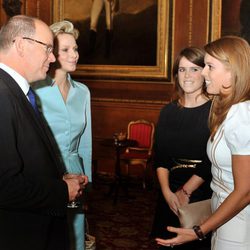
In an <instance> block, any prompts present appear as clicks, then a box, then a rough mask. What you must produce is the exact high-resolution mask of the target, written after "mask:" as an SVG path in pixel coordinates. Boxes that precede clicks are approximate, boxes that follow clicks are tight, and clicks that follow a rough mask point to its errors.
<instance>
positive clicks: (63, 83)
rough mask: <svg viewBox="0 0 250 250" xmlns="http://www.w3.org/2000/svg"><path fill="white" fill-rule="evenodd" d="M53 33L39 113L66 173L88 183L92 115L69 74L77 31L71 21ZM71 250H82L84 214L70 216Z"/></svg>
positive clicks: (40, 88) (40, 87) (73, 66)
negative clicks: (80, 176) (51, 59)
mask: <svg viewBox="0 0 250 250" xmlns="http://www.w3.org/2000/svg"><path fill="white" fill-rule="evenodd" d="M50 29H51V30H52V32H53V33H54V36H55V40H54V46H55V48H54V54H55V57H56V59H57V61H56V63H54V64H53V65H52V66H51V68H50V70H49V74H48V77H47V79H46V81H43V82H39V83H36V86H35V90H36V93H37V95H38V97H39V99H40V103H41V109H42V112H43V114H44V116H45V118H46V120H47V122H48V125H49V127H50V129H51V130H52V132H53V134H54V137H55V139H56V141H57V144H58V147H59V149H60V152H61V155H62V159H63V162H64V164H65V167H66V169H67V172H69V173H82V174H84V175H85V184H86V183H87V182H88V179H89V180H91V157H92V156H91V155H92V139H91V138H92V136H91V113H90V92H89V90H88V88H87V86H85V85H84V84H82V83H79V82H76V81H74V80H73V79H72V78H71V77H70V74H69V73H71V72H74V71H75V70H76V65H77V61H78V58H79V54H78V46H77V44H76V39H77V38H78V31H77V30H76V29H74V26H73V24H72V23H71V22H68V21H61V22H58V23H54V24H52V25H51V26H50ZM69 215H70V216H69V227H70V239H71V249H74V250H83V249H84V214H82V213H74V212H72V211H71V212H70V213H69Z"/></svg>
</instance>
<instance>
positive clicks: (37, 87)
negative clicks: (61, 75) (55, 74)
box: [31, 75, 53, 91]
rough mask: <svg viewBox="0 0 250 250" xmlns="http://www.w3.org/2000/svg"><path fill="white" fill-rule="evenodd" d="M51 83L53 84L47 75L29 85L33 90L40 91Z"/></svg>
mask: <svg viewBox="0 0 250 250" xmlns="http://www.w3.org/2000/svg"><path fill="white" fill-rule="evenodd" d="M52 84H53V80H52V78H51V77H49V76H48V75H47V76H46V78H45V79H44V80H40V81H37V82H33V83H32V84H31V86H32V88H33V89H34V90H35V91H41V90H44V89H46V88H49V87H50V86H51V85H52Z"/></svg>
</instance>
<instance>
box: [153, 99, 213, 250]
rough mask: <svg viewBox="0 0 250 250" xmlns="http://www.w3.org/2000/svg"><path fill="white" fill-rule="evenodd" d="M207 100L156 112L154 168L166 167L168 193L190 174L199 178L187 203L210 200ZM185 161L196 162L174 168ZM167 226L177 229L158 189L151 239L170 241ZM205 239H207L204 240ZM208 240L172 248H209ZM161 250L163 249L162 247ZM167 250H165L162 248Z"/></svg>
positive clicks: (175, 220) (170, 236)
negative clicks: (167, 172) (200, 180)
mask: <svg viewBox="0 0 250 250" xmlns="http://www.w3.org/2000/svg"><path fill="white" fill-rule="evenodd" d="M210 106H211V101H208V102H206V103H205V104H203V105H201V106H198V107H195V108H185V107H180V106H178V105H177V102H176V101H174V102H171V103H169V104H167V105H166V106H165V107H164V108H163V109H162V110H161V113H160V117H159V120H158V124H157V126H156V133H155V144H154V166H155V168H158V167H164V168H167V169H168V170H169V171H170V173H169V183H170V189H171V190H172V192H176V190H177V189H178V188H179V187H181V186H182V185H183V184H185V183H186V181H187V180H188V179H189V178H190V177H191V176H192V175H194V174H195V175H198V176H200V177H201V178H202V179H203V180H205V182H204V183H203V184H202V185H201V186H200V187H199V188H198V189H197V190H195V191H194V192H193V193H192V195H191V197H190V202H195V201H199V200H205V199H208V198H210V197H211V194H212V191H211V189H210V181H211V164H210V161H209V159H208V157H207V153H206V145H207V141H208V138H209V133H210V132H209V129H208V115H209V110H210ZM189 160H195V162H197V161H198V162H199V161H200V163H197V164H195V167H193V168H178V167H176V166H179V165H180V164H186V163H187V162H189ZM167 226H174V227H179V226H180V224H179V220H178V217H177V216H176V215H175V214H174V213H173V212H172V210H171V209H170V208H169V206H168V204H167V202H166V201H165V199H164V197H163V195H162V192H161V190H160V191H159V198H158V201H157V206H156V211H155V217H154V221H153V227H152V232H151V236H152V237H154V238H155V237H160V238H164V239H166V238H172V237H174V236H175V234H173V233H170V232H168V231H167V230H166V227H167ZM208 238H209V237H208ZM209 245H210V239H207V240H205V241H202V242H199V241H194V242H191V243H188V244H184V245H180V246H175V248H178V249H180V248H181V249H192V250H194V249H206V248H205V246H208V248H207V249H210V247H209ZM203 246H204V248H203ZM162 249H164V248H162ZM166 249H169V248H166Z"/></svg>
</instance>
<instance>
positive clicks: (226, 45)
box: [156, 36, 250, 250]
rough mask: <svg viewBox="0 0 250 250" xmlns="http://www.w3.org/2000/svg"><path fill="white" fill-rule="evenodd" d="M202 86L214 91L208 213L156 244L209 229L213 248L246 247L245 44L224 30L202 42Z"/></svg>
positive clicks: (249, 220) (249, 121)
mask: <svg viewBox="0 0 250 250" xmlns="http://www.w3.org/2000/svg"><path fill="white" fill-rule="evenodd" d="M205 51H206V54H205V68H204V69H203V71H202V74H203V76H204V77H205V80H206V85H207V92H208V93H210V94H212V95H214V96H215V97H214V101H213V105H212V110H211V113H210V130H211V136H210V139H209V141H208V144H207V153H208V156H209V158H210V160H211V162H212V175H213V179H212V182H211V188H212V190H213V197H212V210H213V215H212V216H211V217H210V218H209V219H208V220H207V221H205V222H204V223H202V224H201V225H196V226H195V227H194V228H193V229H180V228H173V227H168V230H169V231H170V232H173V233H177V236H176V237H175V238H172V239H170V240H163V239H159V238H158V239H156V240H157V242H158V244H160V245H165V246H174V245H179V244H182V243H186V242H188V241H192V240H197V239H199V240H203V239H204V238H205V235H206V234H207V233H209V232H213V237H212V249H213V250H249V249H250V237H249V234H250V205H249V204H250V185H249V180H250V129H249V128H250V71H249V68H250V47H249V44H248V43H247V41H245V40H244V39H242V38H240V37H235V36H228V37H227V36H226V37H222V38H220V39H218V40H216V41H214V42H211V43H209V44H207V45H206V46H205Z"/></svg>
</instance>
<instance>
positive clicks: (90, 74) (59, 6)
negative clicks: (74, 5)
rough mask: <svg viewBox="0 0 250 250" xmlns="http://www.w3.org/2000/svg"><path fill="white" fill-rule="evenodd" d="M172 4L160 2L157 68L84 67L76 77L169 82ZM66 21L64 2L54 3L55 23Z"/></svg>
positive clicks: (56, 0) (163, 0) (79, 67)
mask: <svg viewBox="0 0 250 250" xmlns="http://www.w3.org/2000/svg"><path fill="white" fill-rule="evenodd" d="M170 2H172V1H166V0H158V16H157V23H158V25H157V59H156V66H130V65H129V66H127V65H126V66H120V65H119V66H118V65H83V64H80V65H78V67H77V70H76V72H75V73H74V75H77V76H83V77H86V78H92V79H93V78H97V79H109V78H110V79H124V80H125V79H139V80H140V79H141V80H167V79H168V78H169V72H170V70H169V69H168V67H169V65H170V63H169V61H170V58H171V53H170V52H169V51H168V48H169V47H170V46H169V43H170V42H172V39H171V37H169V34H170V24H169V22H170V18H169V17H170V16H172V14H171V13H170ZM63 19H64V0H54V1H53V22H57V21H60V20H63Z"/></svg>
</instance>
